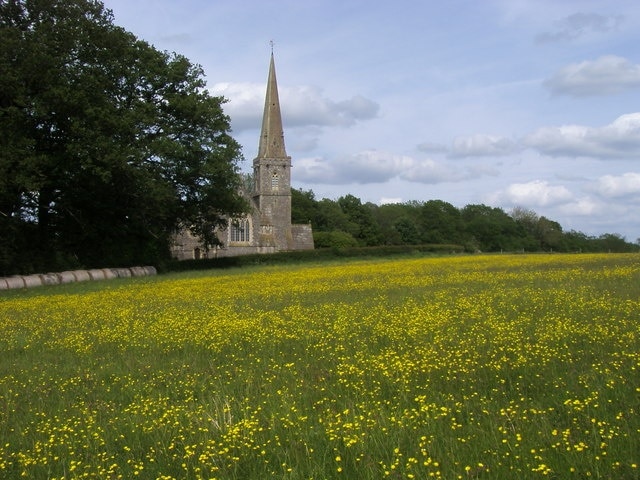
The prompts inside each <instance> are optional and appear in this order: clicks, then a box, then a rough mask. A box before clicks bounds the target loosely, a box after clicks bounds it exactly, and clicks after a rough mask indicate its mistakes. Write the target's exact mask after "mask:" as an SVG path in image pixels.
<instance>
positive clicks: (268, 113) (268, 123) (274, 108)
mask: <svg viewBox="0 0 640 480" xmlns="http://www.w3.org/2000/svg"><path fill="white" fill-rule="evenodd" d="M258 158H287V152H286V150H285V148H284V130H283V129H282V116H281V114H280V100H279V98H278V84H277V82H276V67H275V63H274V61H273V44H272V45H271V63H270V64H269V78H268V79H267V94H266V96H265V100H264V113H263V116H262V132H261V134H260V145H259V147H258Z"/></svg>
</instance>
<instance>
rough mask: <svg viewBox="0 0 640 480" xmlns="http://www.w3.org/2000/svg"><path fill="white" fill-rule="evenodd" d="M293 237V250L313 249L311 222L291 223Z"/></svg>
mask: <svg viewBox="0 0 640 480" xmlns="http://www.w3.org/2000/svg"><path fill="white" fill-rule="evenodd" d="M291 238H292V239H293V247H292V248H291V250H313V249H314V243H313V231H312V229H311V224H310V223H304V224H295V223H294V224H293V225H291Z"/></svg>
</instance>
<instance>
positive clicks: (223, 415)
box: [0, 255, 640, 479]
mask: <svg viewBox="0 0 640 480" xmlns="http://www.w3.org/2000/svg"><path fill="white" fill-rule="evenodd" d="M639 298H640V257H638V256H637V255H517V256H509V255H504V256H503V255H495V256H457V257H442V258H420V257H413V258H404V259H398V258H396V259H392V260H384V259H366V260H364V259H360V260H352V261H344V262H330V263H320V262H318V263H311V264H305V265H290V264H288V265H280V266H252V267H243V268H239V269H229V270H225V271H220V270H217V271H200V272H182V273H176V274H169V275H161V276H158V277H142V278H136V279H122V280H120V279H119V280H112V281H105V282H91V283H83V284H70V285H63V286H58V287H42V288H38V289H32V290H28V291H9V292H2V294H0V319H2V322H1V324H0V353H1V355H2V356H1V361H0V439H1V441H0V478H20V477H24V478H35V479H41V478H42V479H54V478H56V479H61V478H64V479H72V478H104V479H116V478H124V479H129V478H134V477H138V478H150V479H156V478H162V479H169V478H175V479H183V478H184V479H200V478H202V479H205V478H219V479H247V478H288V479H311V478H313V479H337V478H348V479H377V478H416V479H418V478H420V479H422V478H445V479H469V478H496V479H504V478H519V479H521V478H522V479H528V478H538V477H547V478H562V479H564V478H576V479H583V478H603V479H604V478H606V479H638V478H640V470H639V468H638V465H639V464H640V455H639V452H640V440H639V439H640V420H639V418H640V417H639V415H638V413H639V412H638V410H639V409H640V400H639V399H640V375H639V374H638V368H639V363H640V354H639V352H640V340H639V336H638V334H639V328H638V325H639V324H638V320H639V318H640V314H639V313H638V312H640V301H639Z"/></svg>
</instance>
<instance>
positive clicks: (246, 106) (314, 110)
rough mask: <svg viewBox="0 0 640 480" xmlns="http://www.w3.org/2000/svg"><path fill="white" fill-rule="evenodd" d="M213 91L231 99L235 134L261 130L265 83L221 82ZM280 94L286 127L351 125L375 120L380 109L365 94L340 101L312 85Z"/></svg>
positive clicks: (282, 89)
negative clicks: (327, 95)
mask: <svg viewBox="0 0 640 480" xmlns="http://www.w3.org/2000/svg"><path fill="white" fill-rule="evenodd" d="M211 92H212V94H214V95H222V96H224V97H225V98H227V99H228V100H229V102H228V103H227V104H225V106H224V111H225V113H226V114H227V115H229V116H230V117H231V123H232V127H233V130H234V131H240V130H244V129H250V128H259V127H260V124H261V121H262V111H263V109H264V95H265V86H264V84H254V83H228V82H227V83H217V84H215V85H214V86H213V87H212V88H211ZM278 94H279V97H280V108H281V110H282V116H283V121H284V123H285V127H306V126H321V127H323V126H350V125H353V124H355V123H356V122H358V121H363V120H369V119H371V118H375V117H376V115H377V114H378V110H379V108H380V106H379V105H378V104H377V103H376V102H374V101H373V100H369V99H367V98H365V97H363V96H361V95H355V96H353V97H352V98H350V99H348V100H342V101H337V102H336V101H333V100H331V99H329V98H327V97H326V96H325V95H324V94H323V91H322V90H321V89H319V88H317V87H312V86H296V87H286V86H278Z"/></svg>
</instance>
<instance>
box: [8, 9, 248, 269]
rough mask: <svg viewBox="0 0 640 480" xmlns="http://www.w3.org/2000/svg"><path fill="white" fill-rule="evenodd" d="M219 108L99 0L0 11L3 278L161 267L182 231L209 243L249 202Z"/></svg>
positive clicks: (193, 77) (176, 59) (178, 64)
mask: <svg viewBox="0 0 640 480" xmlns="http://www.w3.org/2000/svg"><path fill="white" fill-rule="evenodd" d="M223 103H224V99H223V98H221V97H213V96H211V95H210V94H209V93H208V91H207V90H206V89H205V82H204V74H203V71H202V69H201V68H200V67H199V66H197V65H193V64H192V63H190V62H189V60H187V59H186V58H185V57H183V56H181V55H177V54H169V53H166V52H160V51H158V50H156V49H155V48H154V47H152V46H151V45H149V44H148V43H146V42H144V41H141V40H139V39H137V38H136V37H135V36H134V35H132V34H131V33H128V32H126V31H125V30H123V29H122V28H120V27H118V26H116V25H114V23H113V16H112V14H111V12H110V11H108V10H106V9H105V8H104V6H103V5H102V4H101V3H100V2H99V1H97V0H3V1H2V2H0V131H2V135H0V273H7V272H9V273H16V272H17V271H19V270H21V271H28V270H36V269H43V268H61V267H64V266H67V265H68V266H72V265H82V266H86V267H89V266H105V265H118V264H132V263H137V262H152V261H156V260H157V259H158V258H161V257H162V256H164V255H166V254H167V253H168V246H169V241H170V236H171V234H172V232H174V231H175V230H176V229H177V228H179V227H181V226H188V227H190V228H192V229H193V231H194V233H196V234H198V235H199V236H201V237H202V238H203V240H204V241H205V242H207V243H214V242H215V237H214V236H213V231H212V227H214V226H216V225H220V224H222V223H223V218H224V215H236V214H239V213H242V212H243V211H245V209H246V207H247V206H246V204H245V203H244V201H243V200H242V198H241V197H240V196H239V195H238V193H237V192H238V188H239V181H240V180H239V177H238V175H237V162H238V161H239V160H240V158H241V153H240V146H239V144H238V143H237V142H236V141H235V140H234V139H233V138H232V137H231V136H230V134H229V130H230V125H229V118H228V117H227V116H226V115H224V113H223V110H222V105H223Z"/></svg>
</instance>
